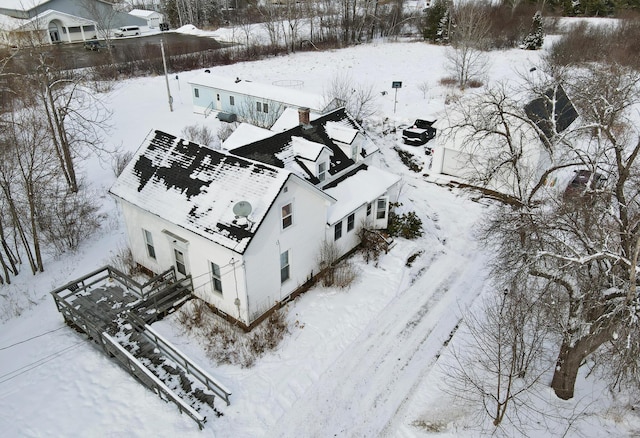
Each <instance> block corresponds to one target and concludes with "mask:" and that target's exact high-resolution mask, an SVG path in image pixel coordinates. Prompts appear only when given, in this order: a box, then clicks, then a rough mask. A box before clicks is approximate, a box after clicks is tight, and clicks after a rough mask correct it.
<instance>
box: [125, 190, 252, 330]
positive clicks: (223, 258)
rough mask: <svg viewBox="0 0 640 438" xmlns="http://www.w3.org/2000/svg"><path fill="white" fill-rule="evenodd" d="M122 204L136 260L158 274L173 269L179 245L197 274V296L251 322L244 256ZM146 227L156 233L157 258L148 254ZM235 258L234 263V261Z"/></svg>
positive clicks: (195, 278)
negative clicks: (214, 276) (217, 284)
mask: <svg viewBox="0 0 640 438" xmlns="http://www.w3.org/2000/svg"><path fill="white" fill-rule="evenodd" d="M119 205H120V207H121V210H122V215H123V217H124V221H125V224H126V226H127V235H128V238H129V247H130V248H131V252H132V254H133V259H134V260H135V261H136V262H137V263H139V264H141V265H143V266H145V267H147V268H149V269H151V270H152V271H154V272H155V273H159V272H162V271H164V270H166V269H169V268H170V267H172V266H174V255H173V249H174V246H176V245H178V247H179V249H180V250H181V251H183V252H184V254H185V256H186V264H187V269H188V271H189V274H191V276H192V277H193V286H194V289H195V293H196V295H197V296H198V297H200V298H202V299H203V300H205V301H207V302H209V303H211V304H213V305H214V306H216V307H217V308H219V309H220V310H222V311H224V312H226V313H228V314H230V315H231V316H233V317H234V318H237V319H240V320H241V321H243V322H244V323H246V324H248V310H247V308H246V303H247V299H246V289H245V284H246V282H245V279H244V267H243V258H242V256H241V255H239V254H237V253H235V252H233V251H231V250H228V249H226V248H223V247H221V246H220V245H217V244H214V243H213V242H211V241H209V240H206V239H204V238H202V237H200V236H198V235H196V234H194V233H192V232H190V231H187V230H185V229H183V228H180V227H178V226H176V225H174V224H171V223H169V222H167V221H165V220H163V219H161V218H159V217H157V216H155V215H152V214H149V213H148V212H145V211H143V210H140V209H139V208H137V207H135V206H133V205H131V204H129V203H128V202H125V201H119ZM143 229H146V230H148V231H149V232H151V234H152V236H153V244H154V247H155V252H156V260H153V259H151V258H150V257H149V256H148V254H147V249H146V243H145V241H144V234H143ZM163 230H167V231H169V232H171V233H173V234H174V235H176V236H179V237H181V238H182V239H184V240H186V241H187V242H188V243H187V244H182V243H181V242H180V241H178V242H176V243H175V244H174V243H173V240H174V239H173V238H172V237H171V236H170V235H168V234H167V233H164V232H163ZM232 260H233V262H234V263H231V261H232ZM209 262H213V263H216V264H217V265H219V266H220V268H221V269H220V270H221V274H222V275H221V280H222V292H223V293H222V295H221V294H219V293H217V292H214V291H213V288H212V285H211V273H210V267H209ZM234 267H235V275H234ZM236 298H238V299H239V300H240V313H238V307H237V306H236V305H235V300H236Z"/></svg>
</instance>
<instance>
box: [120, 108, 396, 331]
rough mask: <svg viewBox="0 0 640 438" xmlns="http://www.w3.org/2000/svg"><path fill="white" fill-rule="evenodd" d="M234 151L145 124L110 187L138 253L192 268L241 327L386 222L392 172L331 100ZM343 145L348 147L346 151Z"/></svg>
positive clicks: (164, 264) (159, 265)
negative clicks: (329, 250) (327, 106)
mask: <svg viewBox="0 0 640 438" xmlns="http://www.w3.org/2000/svg"><path fill="white" fill-rule="evenodd" d="M305 117H306V114H305V111H302V113H301V122H302V123H301V124H300V125H299V126H296V127H294V128H292V129H290V130H289V131H284V132H281V133H278V134H273V135H272V136H270V137H267V138H264V139H262V140H259V141H256V142H253V143H250V144H245V145H244V146H240V147H237V148H235V149H233V150H232V151H229V152H227V151H216V150H212V149H209V148H207V147H205V146H200V145H197V144H194V143H191V142H189V141H186V140H182V139H180V138H178V137H176V136H173V135H171V134H167V133H164V132H161V131H154V132H152V133H151V134H150V135H149V136H148V137H147V139H146V140H145V142H144V143H143V145H142V146H141V147H140V149H139V150H138V151H137V153H136V154H135V155H134V157H133V159H132V160H131V162H130V163H129V164H128V166H127V167H126V168H125V170H124V171H123V172H122V174H121V175H120V176H119V177H118V180H117V181H116V183H115V184H114V185H113V187H112V188H111V190H110V192H111V194H112V195H113V196H115V197H116V199H117V200H118V204H119V205H120V208H121V211H122V214H123V217H124V221H125V224H126V228H127V235H128V237H129V243H130V247H131V251H132V254H133V258H134V260H135V261H136V262H137V263H138V264H139V265H141V266H143V267H144V268H146V269H147V270H148V271H151V272H154V273H158V272H162V271H164V270H166V269H168V268H170V267H172V266H173V267H174V268H175V270H176V272H177V273H178V275H180V276H186V275H191V276H192V279H193V284H194V292H195V294H196V295H197V296H199V297H200V298H202V299H203V300H205V301H206V302H208V303H209V304H210V305H212V306H213V307H214V308H215V309H217V310H218V312H219V313H220V314H223V315H224V316H226V317H227V318H232V319H233V320H235V321H236V322H237V323H239V324H240V325H242V326H243V327H245V328H251V327H252V326H253V325H255V324H256V322H259V321H260V318H261V316H263V315H264V314H265V313H266V312H267V311H268V310H269V309H270V308H272V307H273V306H275V305H277V303H279V302H282V301H286V300H287V299H289V297H291V296H292V295H295V294H296V293H297V292H298V291H300V290H301V288H303V286H304V285H305V284H306V283H307V282H309V280H311V279H312V278H313V277H314V276H315V275H316V274H317V273H318V271H319V264H318V257H319V255H320V248H321V245H322V244H323V242H334V243H335V247H336V248H337V249H338V251H339V253H340V254H346V253H347V252H349V251H350V250H352V249H353V248H354V247H355V246H356V245H357V244H358V243H359V240H358V236H357V232H358V229H360V228H361V227H363V226H366V227H367V228H370V229H374V228H385V227H386V226H387V221H388V216H389V200H390V199H391V198H393V197H394V196H397V190H398V187H397V186H398V182H399V180H400V178H399V177H398V176H396V175H392V174H390V173H388V172H385V171H383V170H381V169H378V168H376V167H374V166H372V165H371V164H370V162H371V159H372V157H371V155H372V154H373V153H375V152H376V151H377V148H376V147H375V146H374V145H373V144H371V143H370V141H369V140H368V138H367V137H366V136H365V135H364V133H363V132H362V131H361V128H360V127H359V126H358V125H357V124H356V125H354V124H353V123H354V122H353V121H352V119H351V118H350V117H349V116H348V115H347V114H346V113H345V112H344V110H337V111H334V112H332V113H330V114H328V115H327V116H326V117H324V118H321V119H316V120H315V121H314V122H312V123H309V122H308V120H307V119H306V118H305ZM345 151H347V152H349V153H345Z"/></svg>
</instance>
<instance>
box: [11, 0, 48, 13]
mask: <svg viewBox="0 0 640 438" xmlns="http://www.w3.org/2000/svg"><path fill="white" fill-rule="evenodd" d="M50 1H51V0H2V4H1V5H0V7H2V8H3V9H13V10H15V11H30V10H31V9H33V8H35V7H36V6H40V5H42V4H44V3H48V2H50Z"/></svg>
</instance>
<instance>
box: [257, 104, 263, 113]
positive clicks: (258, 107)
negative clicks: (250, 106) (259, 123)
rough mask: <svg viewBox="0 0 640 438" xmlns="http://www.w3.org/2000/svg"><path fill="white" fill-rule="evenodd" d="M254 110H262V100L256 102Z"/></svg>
mask: <svg viewBox="0 0 640 438" xmlns="http://www.w3.org/2000/svg"><path fill="white" fill-rule="evenodd" d="M256 110H257V111H258V112H259V113H260V112H262V102H256Z"/></svg>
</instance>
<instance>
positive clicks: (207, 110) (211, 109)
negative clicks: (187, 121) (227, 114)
mask: <svg viewBox="0 0 640 438" xmlns="http://www.w3.org/2000/svg"><path fill="white" fill-rule="evenodd" d="M212 112H213V100H212V101H211V103H210V104H209V106H207V107H206V108H205V109H204V118H205V119H206V118H207V117H209V114H211V113H212Z"/></svg>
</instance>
